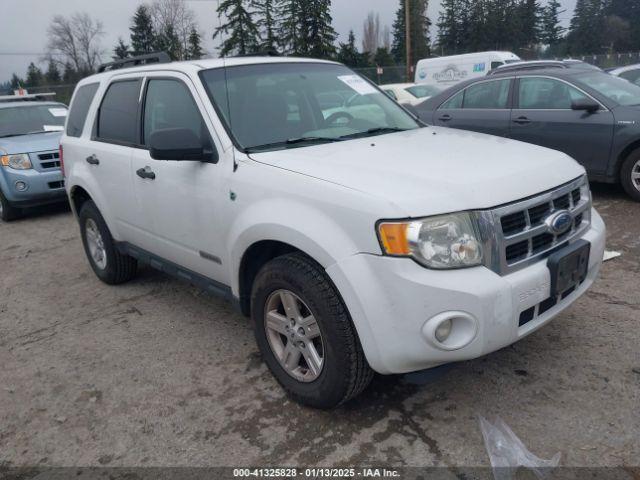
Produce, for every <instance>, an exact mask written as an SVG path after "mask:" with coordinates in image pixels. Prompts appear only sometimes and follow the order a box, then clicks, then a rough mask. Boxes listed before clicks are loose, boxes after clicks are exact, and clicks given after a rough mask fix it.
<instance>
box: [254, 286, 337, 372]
mask: <svg viewBox="0 0 640 480" xmlns="http://www.w3.org/2000/svg"><path fill="white" fill-rule="evenodd" d="M264 315H265V318H264V328H265V331H266V334H267V340H268V342H269V347H270V348H271V351H272V352H273V354H274V355H275V357H276V359H277V360H278V362H279V363H280V366H282V368H283V369H284V370H285V371H286V372H287V373H288V374H289V375H290V376H292V377H293V378H295V379H296V380H298V381H300V382H304V383H309V382H313V381H314V380H316V379H317V378H318V377H319V376H320V374H321V373H322V367H323V365H324V352H325V350H324V343H323V340H322V334H321V333H320V327H319V326H318V322H317V321H316V319H315V317H314V315H313V313H312V312H311V310H310V309H309V307H308V306H307V305H306V304H305V303H304V302H303V301H302V300H301V299H300V297H298V296H297V295H296V294H295V293H293V292H291V291H289V290H276V291H275V292H273V293H272V294H271V295H270V296H269V298H268V299H267V303H266V308H265V313H264Z"/></svg>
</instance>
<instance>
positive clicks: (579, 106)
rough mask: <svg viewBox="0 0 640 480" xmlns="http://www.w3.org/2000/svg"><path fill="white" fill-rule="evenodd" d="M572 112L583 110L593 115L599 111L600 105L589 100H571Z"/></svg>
mask: <svg viewBox="0 0 640 480" xmlns="http://www.w3.org/2000/svg"><path fill="white" fill-rule="evenodd" d="M571 109H572V110H584V111H586V112H588V113H594V112H597V111H598V110H600V104H599V103H598V102H594V101H593V100H591V99H590V98H581V99H579V100H573V101H572V102H571Z"/></svg>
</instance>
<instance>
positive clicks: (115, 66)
mask: <svg viewBox="0 0 640 480" xmlns="http://www.w3.org/2000/svg"><path fill="white" fill-rule="evenodd" d="M154 63H171V57H170V56H169V54H168V53H166V52H157V53H149V54H146V55H138V56H137V57H129V58H123V59H122V60H116V61H115V62H110V63H105V64H103V65H100V67H98V73H102V72H109V71H111V70H120V69H122V68H132V67H138V66H140V65H151V64H154Z"/></svg>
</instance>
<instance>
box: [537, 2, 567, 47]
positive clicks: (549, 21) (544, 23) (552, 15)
mask: <svg viewBox="0 0 640 480" xmlns="http://www.w3.org/2000/svg"><path fill="white" fill-rule="evenodd" d="M560 7H561V4H560V2H559V1H558V0H550V2H549V3H548V4H547V6H546V7H544V9H543V10H542V17H541V21H540V23H541V28H540V40H541V41H542V42H543V43H545V44H547V45H549V46H550V47H551V48H552V49H553V48H554V47H556V46H557V45H558V44H560V42H561V41H562V38H563V36H564V32H565V30H566V29H565V28H563V27H562V26H561V25H560V14H562V13H564V12H565V10H560Z"/></svg>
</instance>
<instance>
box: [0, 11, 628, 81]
mask: <svg viewBox="0 0 640 480" xmlns="http://www.w3.org/2000/svg"><path fill="white" fill-rule="evenodd" d="M395 1H396V2H397V5H398V8H397V11H396V15H395V19H394V21H393V23H392V25H391V27H389V26H388V25H386V26H383V25H382V24H381V22H380V17H379V15H377V14H375V13H373V12H372V13H369V14H368V15H367V16H366V18H365V19H364V22H363V27H362V41H361V44H358V42H357V41H356V34H355V31H354V30H351V31H350V32H349V33H348V35H347V38H346V41H345V42H339V43H337V42H336V40H337V38H338V34H337V32H336V31H335V29H334V28H333V19H332V17H331V0H221V1H220V2H219V4H218V6H217V7H216V8H215V10H214V11H212V14H213V15H212V18H213V20H212V22H214V23H216V24H217V27H216V28H215V31H214V34H213V38H214V40H216V41H217V42H218V43H219V47H218V52H217V53H218V54H219V55H220V56H231V55H246V54H251V53H257V52H262V53H268V52H277V53H279V54H283V55H296V56H308V57H316V58H325V59H335V60H338V61H340V62H342V63H345V64H347V65H348V66H351V67H355V68H366V67H375V66H393V65H405V64H406V63H407V59H406V48H405V47H406V45H405V39H406V35H405V31H406V25H405V22H406V12H405V7H406V1H405V0H395ZM428 6H429V0H410V2H409V8H410V12H409V13H410V19H411V25H410V35H411V60H412V63H415V62H416V61H417V60H419V59H421V58H426V57H429V56H431V55H432V53H433V54H436V55H451V54H459V53H467V52H473V51H482V50H509V51H513V52H515V53H517V54H519V55H521V56H523V57H525V58H536V57H540V56H557V57H563V56H570V55H572V56H578V55H585V54H599V53H613V52H628V51H640V1H637V0H634V1H630V0H577V4H576V8H575V11H574V12H573V15H572V17H571V21H570V26H569V28H564V27H563V24H564V23H565V22H563V21H562V20H563V19H566V18H567V17H568V15H569V13H568V12H566V11H565V10H563V9H562V7H561V3H560V2H559V1H558V0H547V1H546V2H545V3H544V4H543V3H541V1H540V0H442V2H441V8H440V13H439V16H438V19H437V22H436V26H437V34H436V35H435V39H434V41H433V42H432V41H431V39H430V30H431V28H432V22H431V20H430V19H429V18H428V16H427V10H428ZM216 17H217V18H216ZM216 20H217V22H216ZM103 36H104V28H103V25H102V23H101V22H100V21H99V20H97V19H92V18H91V17H90V16H89V15H88V14H87V13H77V14H75V15H73V16H71V17H63V16H60V15H58V16H55V17H54V18H53V20H52V22H51V25H50V27H49V30H48V37H49V42H48V47H47V55H46V58H44V59H43V61H45V62H46V65H47V67H46V69H45V70H44V71H43V70H41V69H40V67H39V66H38V65H36V64H35V63H31V64H30V65H29V67H28V70H27V73H26V77H25V78H21V77H19V76H18V75H16V74H14V75H13V78H12V79H11V81H10V82H9V84H8V85H5V87H11V88H17V86H18V85H21V86H26V87H36V86H39V85H45V84H46V85H56V84H61V83H62V84H67V83H69V84H71V83H75V82H76V81H77V80H78V79H80V78H82V77H84V76H86V75H88V74H91V73H93V72H94V71H95V70H96V68H97V66H98V65H99V64H100V62H101V61H102V59H103V58H104V57H105V56H106V53H107V52H106V51H105V50H104V49H102V47H101V39H102V37H103ZM156 51H165V52H167V53H168V54H169V55H170V57H171V58H172V59H174V60H187V59H197V58H201V57H202V56H203V55H204V54H205V52H204V49H203V47H202V36H201V33H200V32H199V30H198V26H197V22H196V20H195V14H194V12H193V11H192V10H191V9H190V8H189V7H188V6H187V4H186V2H184V1H183V0H153V1H152V2H151V3H149V4H144V3H143V4H140V5H139V6H138V7H137V9H136V10H135V14H134V16H133V18H132V19H131V24H130V35H129V38H128V39H123V38H120V39H119V40H118V43H117V44H116V45H115V47H114V48H113V49H112V52H111V56H112V58H113V59H114V60H116V59H123V58H127V57H129V56H133V55H141V54H146V53H152V52H156ZM0 88H2V85H0Z"/></svg>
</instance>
